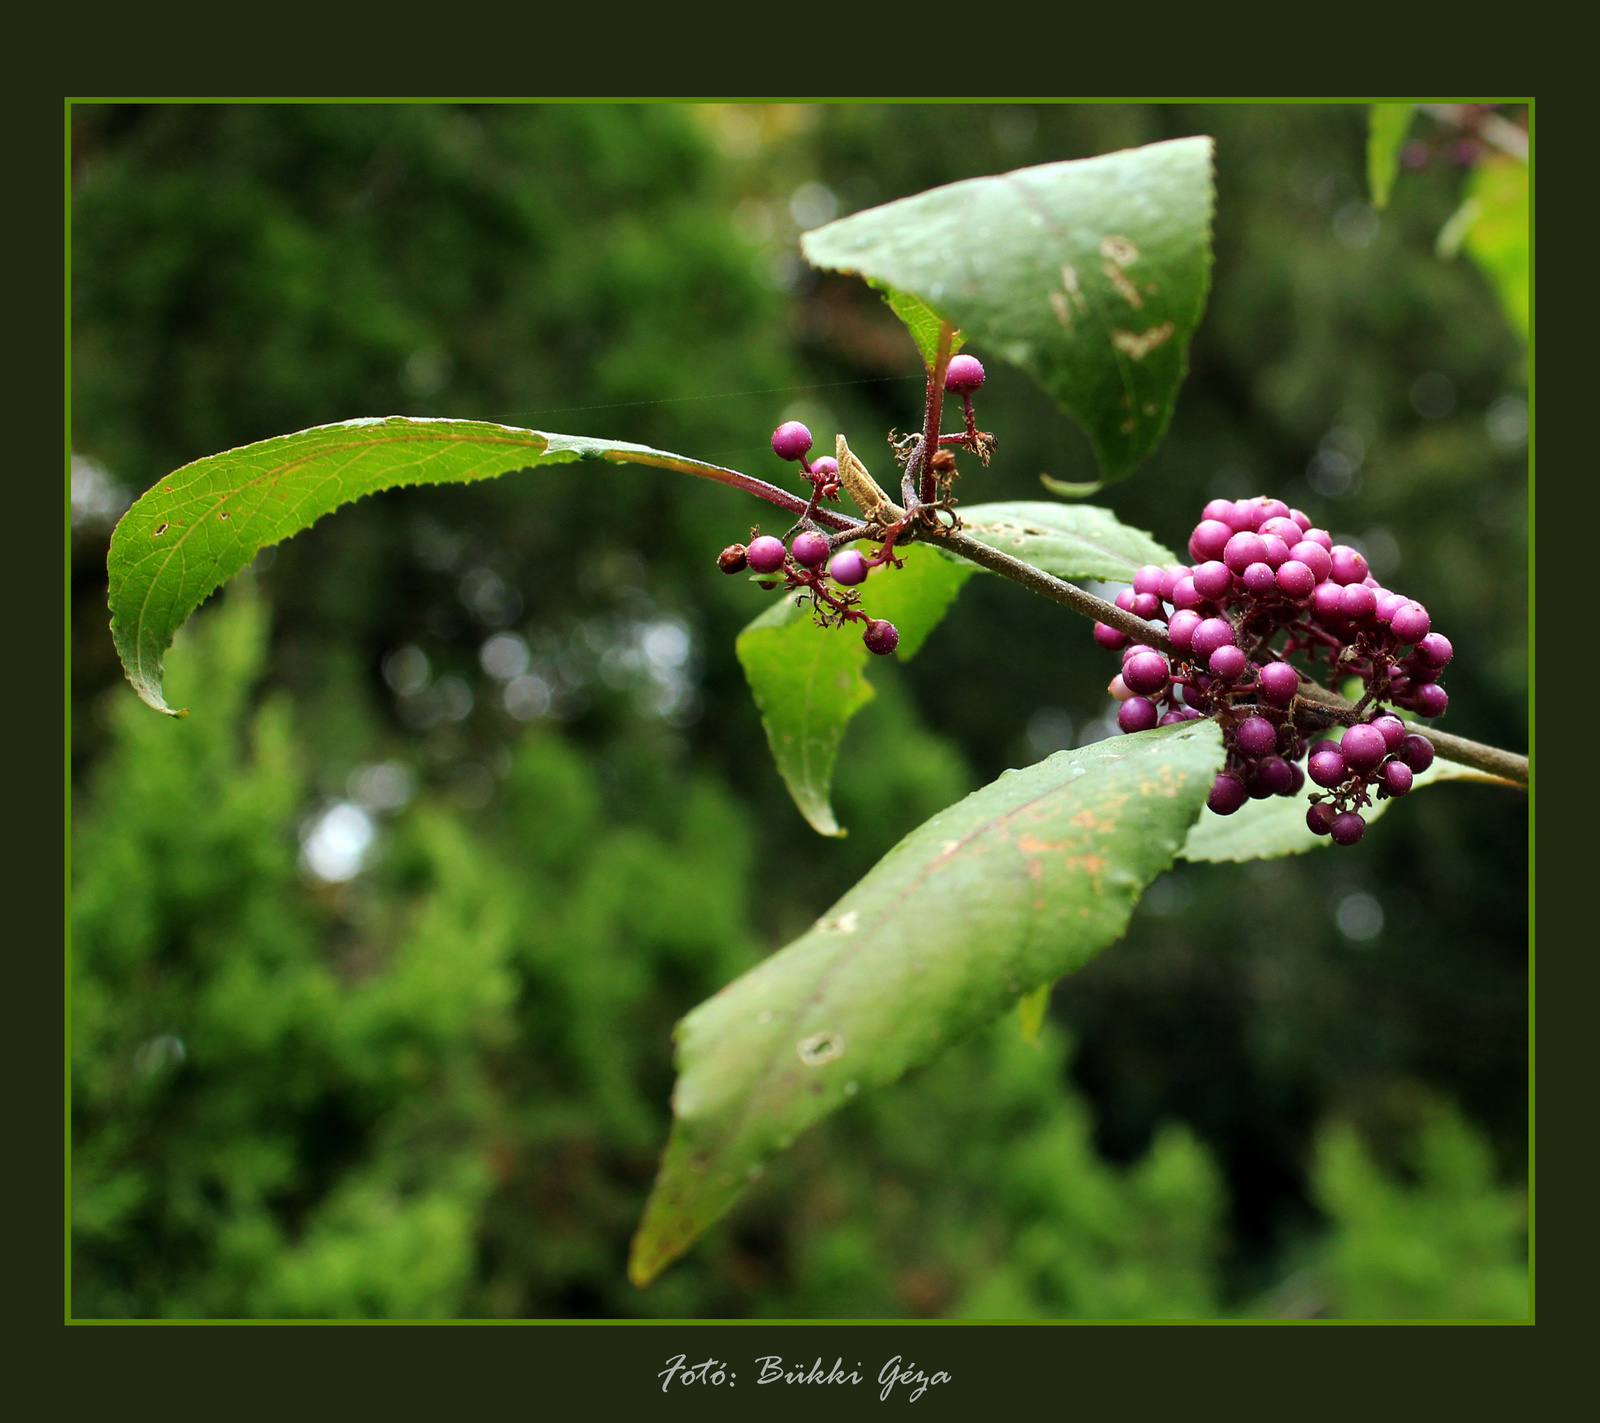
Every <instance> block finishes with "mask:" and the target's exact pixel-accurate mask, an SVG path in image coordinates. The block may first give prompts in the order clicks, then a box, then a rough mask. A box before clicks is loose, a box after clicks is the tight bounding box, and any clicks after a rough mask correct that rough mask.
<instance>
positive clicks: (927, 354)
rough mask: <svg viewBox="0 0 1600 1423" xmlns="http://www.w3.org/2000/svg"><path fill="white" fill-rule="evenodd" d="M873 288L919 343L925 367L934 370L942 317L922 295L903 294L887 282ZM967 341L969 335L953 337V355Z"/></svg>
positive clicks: (874, 284)
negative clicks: (879, 293)
mask: <svg viewBox="0 0 1600 1423" xmlns="http://www.w3.org/2000/svg"><path fill="white" fill-rule="evenodd" d="M871 285H872V286H874V287H876V288H877V289H878V290H879V291H880V292H882V293H883V299H884V301H885V302H887V303H888V306H889V310H890V311H892V312H894V314H895V315H896V316H898V317H899V318H900V319H901V320H902V321H903V322H905V324H906V330H908V331H909V332H910V333H911V339H912V340H913V341H915V342H916V343H917V351H918V352H919V353H920V354H921V356H922V364H923V365H925V366H926V367H927V368H928V369H929V370H930V371H931V370H932V369H933V363H934V362H935V361H936V360H938V359H939V332H940V330H941V329H942V327H943V326H944V321H943V318H941V317H940V315H939V313H938V312H937V311H935V310H934V309H933V308H932V307H931V306H929V305H928V303H927V302H925V301H924V300H923V299H922V298H921V297H919V296H914V295H912V293H910V292H903V291H900V290H898V289H897V288H895V287H891V286H890V285H889V284H888V283H887V282H873V283H871ZM966 339H967V338H966V335H965V334H964V333H963V332H961V331H957V332H955V333H954V335H952V336H951V338H950V354H951V355H952V356H953V355H955V353H956V352H957V351H959V350H960V349H961V347H962V346H963V345H964V344H965V342H966Z"/></svg>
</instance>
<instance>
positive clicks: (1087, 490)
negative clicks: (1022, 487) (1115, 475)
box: [1039, 474, 1106, 499]
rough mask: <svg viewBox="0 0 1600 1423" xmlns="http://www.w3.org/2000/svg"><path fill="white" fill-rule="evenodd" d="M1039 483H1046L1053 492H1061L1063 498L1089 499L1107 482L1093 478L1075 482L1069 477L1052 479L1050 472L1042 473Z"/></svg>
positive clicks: (1046, 486)
mask: <svg viewBox="0 0 1600 1423" xmlns="http://www.w3.org/2000/svg"><path fill="white" fill-rule="evenodd" d="M1039 483H1040V484H1042V485H1044V487H1045V488H1046V489H1048V490H1049V491H1050V492H1051V493H1052V494H1059V495H1060V496H1061V497H1062V498H1063V499H1088V498H1089V497H1091V496H1092V495H1095V494H1098V493H1099V492H1100V491H1101V490H1102V489H1104V488H1105V487H1106V482H1105V480H1103V479H1091V480H1087V481H1084V482H1082V483H1077V484H1075V483H1073V482H1072V481H1071V480H1068V479H1052V478H1051V477H1050V476H1049V475H1048V474H1041V475H1040V476H1039Z"/></svg>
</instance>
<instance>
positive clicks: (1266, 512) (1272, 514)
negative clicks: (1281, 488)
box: [1260, 495, 1289, 524]
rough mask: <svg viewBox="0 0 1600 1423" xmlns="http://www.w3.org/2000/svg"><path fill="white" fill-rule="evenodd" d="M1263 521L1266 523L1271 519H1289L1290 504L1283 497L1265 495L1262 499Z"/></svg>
mask: <svg viewBox="0 0 1600 1423" xmlns="http://www.w3.org/2000/svg"><path fill="white" fill-rule="evenodd" d="M1260 504H1261V522H1262V523H1263V524H1265V523H1266V522H1267V521H1268V520H1269V519H1287V518H1288V517H1289V506H1288V505H1287V504H1285V503H1284V502H1283V500H1281V499H1271V498H1268V497H1267V496H1265V495H1263V496H1262V498H1261V500H1260Z"/></svg>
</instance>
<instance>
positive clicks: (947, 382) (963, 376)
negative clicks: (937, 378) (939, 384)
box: [944, 355, 983, 395]
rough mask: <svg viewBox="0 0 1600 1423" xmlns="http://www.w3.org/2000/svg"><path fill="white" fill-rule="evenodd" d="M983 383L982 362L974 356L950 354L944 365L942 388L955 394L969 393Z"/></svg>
mask: <svg viewBox="0 0 1600 1423" xmlns="http://www.w3.org/2000/svg"><path fill="white" fill-rule="evenodd" d="M982 384H983V362H982V361H980V360H979V359H978V358H977V357H976V356H967V355H961V356H952V357H951V358H950V364H949V365H948V366H946V367H945V372H944V388H945V389H946V390H953V391H955V393H956V394H957V395H970V394H971V393H972V392H973V391H975V390H976V389H977V388H978V387H979V386H980V385H982Z"/></svg>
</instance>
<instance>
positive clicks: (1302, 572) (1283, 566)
mask: <svg viewBox="0 0 1600 1423" xmlns="http://www.w3.org/2000/svg"><path fill="white" fill-rule="evenodd" d="M1313 547H1315V545H1313ZM1276 577H1277V581H1278V591H1279V592H1280V593H1282V594H1283V596H1284V597H1286V598H1293V599H1294V600H1295V602H1297V603H1298V602H1300V601H1301V600H1302V599H1304V598H1309V597H1310V596H1311V591H1312V589H1314V588H1315V587H1316V586H1317V575H1316V574H1315V573H1313V572H1312V571H1311V569H1310V568H1309V567H1308V566H1307V565H1306V564H1304V563H1301V562H1300V561H1299V560H1298V559H1294V558H1291V559H1287V560H1285V561H1284V562H1283V563H1280V564H1279V565H1278V572H1277V575H1276Z"/></svg>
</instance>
